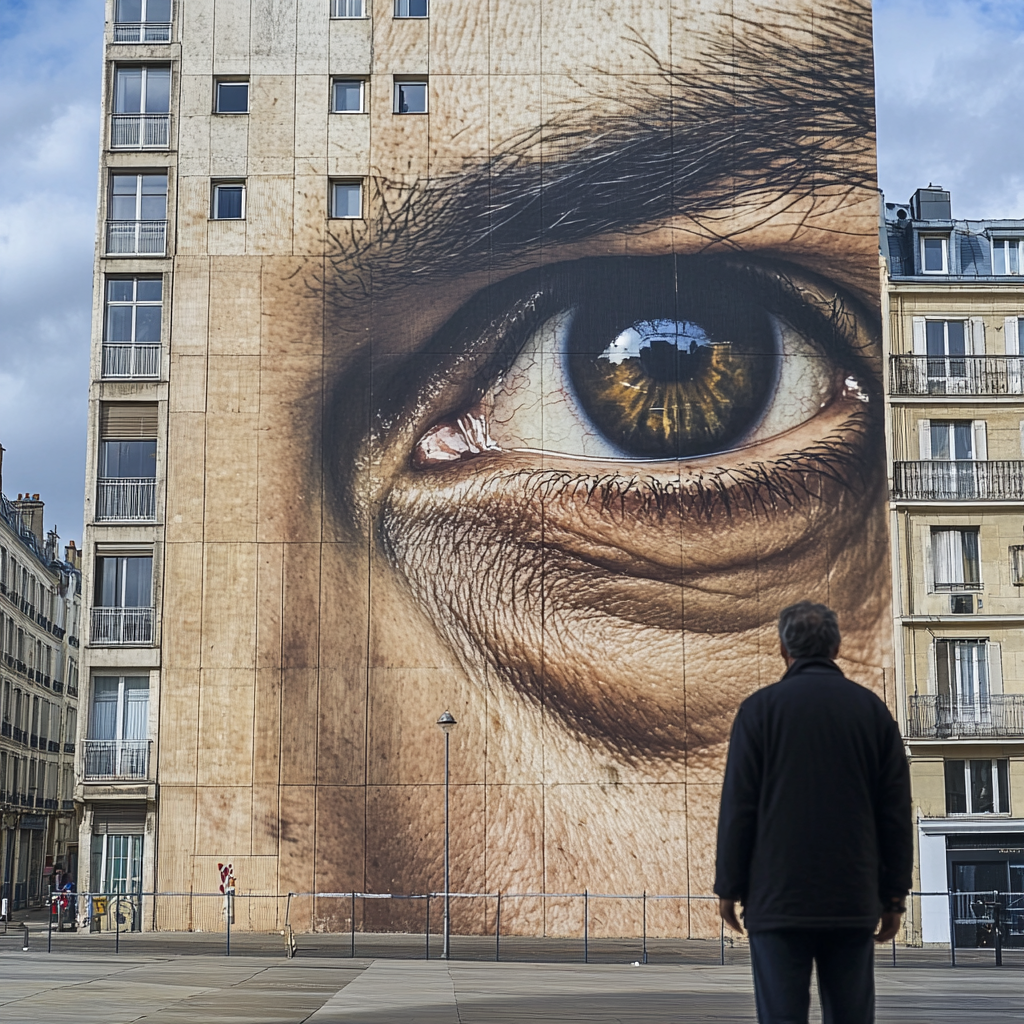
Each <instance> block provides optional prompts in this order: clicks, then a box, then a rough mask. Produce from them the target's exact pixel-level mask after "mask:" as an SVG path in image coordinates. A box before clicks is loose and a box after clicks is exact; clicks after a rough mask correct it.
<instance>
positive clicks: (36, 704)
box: [0, 448, 82, 915]
mask: <svg viewBox="0 0 1024 1024" xmlns="http://www.w3.org/2000/svg"><path fill="white" fill-rule="evenodd" d="M2 463H3V448H0V468H2ZM2 483H3V481H2V477H0V899H3V901H4V902H5V903H6V904H7V909H8V915H9V914H10V912H12V911H16V910H22V909H24V908H26V907H39V906H41V905H42V903H43V901H44V900H45V898H46V897H47V895H48V894H49V891H50V889H51V888H56V887H57V885H58V884H59V883H63V881H65V880H66V879H68V878H71V879H74V878H75V877H76V875H77V873H78V867H79V849H78V829H77V818H76V815H75V803H74V795H75V794H74V782H75V778H74V766H75V742H76V738H77V735H78V721H77V716H78V685H79V652H80V642H79V625H80V621H81V619H80V613H81V600H82V589H81V584H82V577H81V571H80V568H81V562H80V556H79V552H78V551H76V549H75V544H74V542H73V541H72V542H71V543H70V544H68V545H67V547H66V548H65V550H64V557H63V558H62V557H61V553H60V550H59V547H58V541H59V538H58V537H57V534H56V530H51V531H48V532H47V531H45V530H44V526H43V513H44V510H45V506H44V504H43V502H42V501H41V500H40V499H39V495H38V494H19V495H18V496H17V497H16V498H10V499H8V497H7V496H6V495H5V494H3V490H2Z"/></svg>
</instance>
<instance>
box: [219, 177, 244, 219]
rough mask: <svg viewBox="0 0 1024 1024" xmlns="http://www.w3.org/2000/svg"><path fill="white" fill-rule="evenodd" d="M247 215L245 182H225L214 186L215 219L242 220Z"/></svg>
mask: <svg viewBox="0 0 1024 1024" xmlns="http://www.w3.org/2000/svg"><path fill="white" fill-rule="evenodd" d="M244 217H245V184H244V183H243V182H241V181H232V182H224V183H223V184H220V185H214V186H213V219H214V220H242V219H243V218H244Z"/></svg>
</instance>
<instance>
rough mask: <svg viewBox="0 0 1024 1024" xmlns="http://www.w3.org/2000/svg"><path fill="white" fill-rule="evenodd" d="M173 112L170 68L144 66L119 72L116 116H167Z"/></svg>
mask: <svg viewBox="0 0 1024 1024" xmlns="http://www.w3.org/2000/svg"><path fill="white" fill-rule="evenodd" d="M170 109H171V69H170V67H168V66H166V65H158V66H156V67H150V66H147V65H141V66H130V67H119V68H118V69H117V70H116V72H115V75H114V113H115V114H166V113H167V112H168V111H169V110H170Z"/></svg>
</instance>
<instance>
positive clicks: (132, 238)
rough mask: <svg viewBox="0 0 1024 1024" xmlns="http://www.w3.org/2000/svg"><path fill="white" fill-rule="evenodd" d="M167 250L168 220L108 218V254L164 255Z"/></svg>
mask: <svg viewBox="0 0 1024 1024" xmlns="http://www.w3.org/2000/svg"><path fill="white" fill-rule="evenodd" d="M166 250H167V221H165V220H108V221H107V255H108V256H163V255H164V253H165V252H166Z"/></svg>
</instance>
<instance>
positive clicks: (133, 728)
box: [123, 678, 149, 740]
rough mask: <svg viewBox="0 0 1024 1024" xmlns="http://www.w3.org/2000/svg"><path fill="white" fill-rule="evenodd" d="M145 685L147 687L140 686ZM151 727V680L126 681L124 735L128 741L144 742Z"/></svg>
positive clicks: (130, 679)
mask: <svg viewBox="0 0 1024 1024" xmlns="http://www.w3.org/2000/svg"><path fill="white" fill-rule="evenodd" d="M140 683H144V684H145V687H144V688H143V687H140V686H139V684H140ZM148 727H149V680H148V679H141V680H140V679H132V678H128V679H125V681H124V735H123V738H124V739H126V740H144V739H145V738H146V736H147V731H148Z"/></svg>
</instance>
